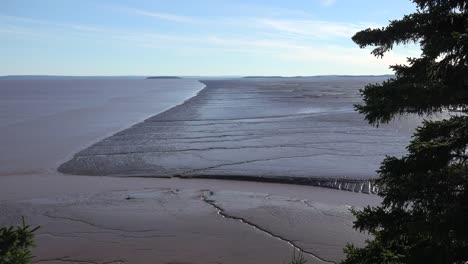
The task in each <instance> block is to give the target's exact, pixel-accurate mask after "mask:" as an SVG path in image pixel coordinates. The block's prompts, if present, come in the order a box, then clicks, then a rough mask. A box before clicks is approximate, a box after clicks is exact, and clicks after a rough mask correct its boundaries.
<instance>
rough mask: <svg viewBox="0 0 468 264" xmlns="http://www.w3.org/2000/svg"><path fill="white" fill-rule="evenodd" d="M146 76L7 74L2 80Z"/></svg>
mask: <svg viewBox="0 0 468 264" xmlns="http://www.w3.org/2000/svg"><path fill="white" fill-rule="evenodd" d="M143 78H144V76H65V75H6V76H0V80H83V79H93V80H101V79H105V80H107V79H143Z"/></svg>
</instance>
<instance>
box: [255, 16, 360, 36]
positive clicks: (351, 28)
mask: <svg viewBox="0 0 468 264" xmlns="http://www.w3.org/2000/svg"><path fill="white" fill-rule="evenodd" d="M256 23H257V25H258V26H260V27H263V28H266V29H270V30H276V31H280V32H287V33H291V34H296V35H302V36H305V37H315V38H321V39H328V38H350V37H351V36H353V35H354V34H355V33H356V32H358V31H359V30H362V29H363V28H368V27H369V25H368V24H366V25H364V24H354V23H340V22H333V21H315V20H288V19H270V18H263V19H256Z"/></svg>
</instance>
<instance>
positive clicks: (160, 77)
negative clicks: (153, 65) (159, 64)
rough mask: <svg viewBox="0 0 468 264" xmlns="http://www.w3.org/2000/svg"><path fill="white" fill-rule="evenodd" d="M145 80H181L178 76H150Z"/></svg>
mask: <svg viewBox="0 0 468 264" xmlns="http://www.w3.org/2000/svg"><path fill="white" fill-rule="evenodd" d="M146 79H182V78H180V77H178V76H150V77H146Z"/></svg>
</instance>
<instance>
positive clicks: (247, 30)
mask: <svg viewBox="0 0 468 264" xmlns="http://www.w3.org/2000/svg"><path fill="white" fill-rule="evenodd" d="M414 10H415V7H414V5H413V4H412V3H411V2H410V1H409V0H392V1H388V0H353V1H350V0H286V1H285V0H191V1H189V0H172V1H168V0H141V1H136V0H133V1H131V0H116V1H111V0H100V1H97V0H95V1H92V0H75V1H72V0H41V1H31V0H2V2H1V5H0V58H2V59H1V63H0V75H14V74H49V75H210V76H214V75H287V76H291V75H320V74H387V73H391V71H390V70H389V69H388V65H390V64H395V63H404V62H405V60H406V59H405V58H406V57H408V56H418V55H419V53H420V52H419V49H418V48H417V47H416V46H414V45H413V46H407V47H398V48H396V49H394V50H393V51H392V52H390V53H389V54H388V55H387V56H385V57H384V58H383V59H377V58H374V57H372V56H371V55H370V54H369V52H370V50H369V49H367V50H360V49H359V48H358V47H357V46H356V45H355V44H354V43H353V42H352V41H351V39H350V38H351V37H352V35H353V34H354V33H355V32H357V31H358V30H361V29H365V28H368V27H381V26H384V25H386V24H387V23H388V21H389V20H392V19H398V18H400V17H402V16H403V15H404V14H407V13H410V12H413V11H414Z"/></svg>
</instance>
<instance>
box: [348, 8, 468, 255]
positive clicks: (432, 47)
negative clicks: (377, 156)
mask: <svg viewBox="0 0 468 264" xmlns="http://www.w3.org/2000/svg"><path fill="white" fill-rule="evenodd" d="M413 2H414V3H415V4H416V6H417V11H416V12H415V13H413V14H409V15H405V16H404V17H403V18H402V19H400V20H394V21H390V24H389V25H388V26H387V27H384V28H380V29H366V30H363V31H360V32H358V33H356V35H355V36H354V37H353V41H354V42H356V43H357V44H358V45H359V46H360V47H361V48H364V47H368V46H373V47H375V48H374V50H373V51H372V54H373V55H375V56H377V57H382V56H384V54H385V53H386V52H387V51H389V50H391V49H392V48H393V46H394V45H398V44H407V43H419V44H420V46H421V50H422V54H421V57H420V58H408V64H407V65H394V66H391V69H393V70H394V72H395V78H392V79H389V80H387V81H385V82H383V83H382V84H371V85H368V86H366V87H365V88H364V89H363V90H361V95H362V97H363V101H364V102H363V104H361V105H356V109H357V110H358V111H359V112H360V113H362V114H364V115H365V117H366V120H368V121H369V123H371V124H373V125H378V124H380V123H386V122H388V121H390V120H392V119H393V118H394V117H395V116H397V115H401V114H408V113H415V114H419V115H427V114H433V113H438V112H442V111H445V112H447V113H450V116H449V117H448V118H447V119H444V120H439V121H424V122H423V124H422V125H421V126H420V127H419V128H417V129H416V132H415V134H414V136H413V138H412V140H411V142H410V144H409V146H408V147H407V150H408V154H407V155H406V156H404V157H402V158H396V157H387V158H386V159H385V160H384V161H383V162H382V164H381V167H380V169H379V171H378V173H379V179H378V180H377V184H379V185H380V188H381V193H380V194H379V195H381V196H382V197H383V202H382V204H381V205H379V206H377V207H367V208H365V209H364V210H362V211H358V212H357V211H354V212H353V213H354V214H355V216H356V217H357V220H356V221H355V222H354V227H355V228H356V229H358V230H360V231H367V232H369V233H370V234H372V235H373V236H374V239H373V240H371V241H367V244H366V246H365V247H364V248H356V247H354V246H353V245H348V246H347V247H346V248H345V253H346V255H347V257H346V259H345V260H344V261H343V262H342V263H344V264H351V263H369V264H370V263H372V264H375V263H465V262H466V261H468V192H467V190H468V166H467V165H468V164H467V160H468V153H467V144H468V116H467V115H466V114H467V113H468V1H467V0H413ZM448 111H450V112H448Z"/></svg>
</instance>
